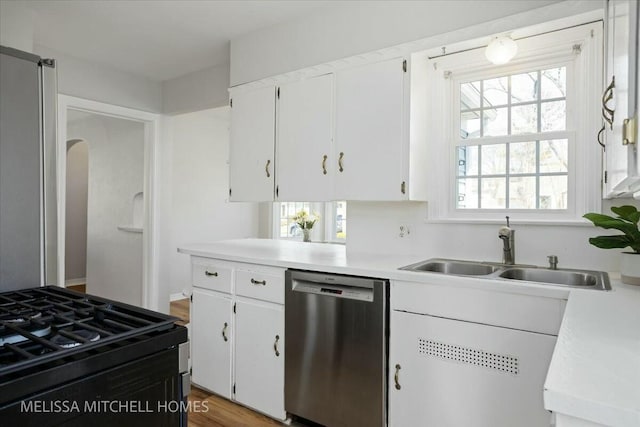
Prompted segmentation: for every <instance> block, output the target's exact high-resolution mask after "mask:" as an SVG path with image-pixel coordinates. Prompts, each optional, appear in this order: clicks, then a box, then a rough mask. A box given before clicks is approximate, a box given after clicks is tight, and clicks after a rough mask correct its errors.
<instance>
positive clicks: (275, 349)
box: [273, 335, 280, 357]
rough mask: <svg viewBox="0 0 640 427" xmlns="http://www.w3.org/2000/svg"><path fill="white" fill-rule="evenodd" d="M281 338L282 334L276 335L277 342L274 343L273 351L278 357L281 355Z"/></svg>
mask: <svg viewBox="0 0 640 427" xmlns="http://www.w3.org/2000/svg"><path fill="white" fill-rule="evenodd" d="M279 340H280V335H276V342H274V343H273V351H274V352H275V353H276V357H279V356H280V351H279V350H278V341H279Z"/></svg>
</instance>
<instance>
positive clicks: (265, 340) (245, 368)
mask: <svg viewBox="0 0 640 427" xmlns="http://www.w3.org/2000/svg"><path fill="white" fill-rule="evenodd" d="M235 325H236V332H237V333H236V335H235V338H236V341H235V386H236V391H235V393H236V394H235V399H236V400H237V401H238V402H240V403H242V404H244V405H247V406H249V407H251V408H254V409H256V410H258V411H260V412H263V413H265V414H268V415H271V416H272V417H274V418H278V419H281V420H284V419H285V418H286V413H285V410H284V345H285V343H284V307H283V306H280V305H273V304H271V305H270V304H268V303H260V302H257V301H256V302H253V301H252V302H246V301H237V303H236V323H235Z"/></svg>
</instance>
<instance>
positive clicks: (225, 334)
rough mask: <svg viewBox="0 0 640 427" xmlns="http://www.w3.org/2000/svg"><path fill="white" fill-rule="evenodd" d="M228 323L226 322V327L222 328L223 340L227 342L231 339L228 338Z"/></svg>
mask: <svg viewBox="0 0 640 427" xmlns="http://www.w3.org/2000/svg"><path fill="white" fill-rule="evenodd" d="M227 326H228V325H227V322H224V327H223V328H222V339H223V340H225V341H229V338H228V337H227Z"/></svg>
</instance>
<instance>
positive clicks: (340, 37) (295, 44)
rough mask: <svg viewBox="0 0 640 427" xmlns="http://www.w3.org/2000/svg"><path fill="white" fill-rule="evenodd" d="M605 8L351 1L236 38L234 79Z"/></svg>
mask: <svg viewBox="0 0 640 427" xmlns="http://www.w3.org/2000/svg"><path fill="white" fill-rule="evenodd" d="M549 5H550V6H549ZM543 6H548V7H544V8H542V9H538V8H541V7H543ZM601 7H602V2H601V1H598V0H595V1H594V0H582V1H578V0H567V1H562V2H558V1H557V0H528V1H513V0H484V1H474V0H466V1H447V0H439V1H435V0H434V1H422V2H418V1H413V2H412V1H379V2H377V1H365V2H353V3H349V4H346V5H344V7H341V8H339V9H330V10H324V11H322V10H321V11H320V12H317V13H314V14H313V15H311V16H306V17H304V18H301V19H298V20H295V21H291V22H287V23H283V24H280V25H275V26H272V27H268V28H265V29H263V30H259V31H256V32H254V33H250V34H247V35H244V36H240V37H238V38H236V39H233V40H231V79H230V81H231V85H232V86H235V85H238V84H242V83H246V82H250V81H254V80H259V79H261V78H265V77H269V76H273V75H277V74H282V73H285V72H289V71H294V70H298V69H301V68H305V67H309V66H313V65H317V64H322V63H325V62H329V61H334V60H338V59H341V58H345V57H349V56H352V55H357V54H361V53H366V52H370V51H374V50H377V49H382V48H386V47H391V46H395V45H398V44H402V43H408V42H413V41H416V40H420V39H427V40H426V41H425V42H426V43H427V45H426V46H423V48H429V47H438V46H443V45H445V44H450V43H454V42H458V41H464V40H471V39H474V38H477V37H482V36H488V35H492V34H495V33H500V32H505V31H510V30H512V29H514V28H520V27H525V26H528V25H534V24H538V23H541V22H546V21H550V20H554V19H559V18H562V17H566V16H571V15H576V14H579V13H583V12H587V11H590V10H593V9H597V8H601ZM533 9H537V10H535V11H533V12H529V13H527V12H526V11H532V10H533ZM523 12H524V13H523ZM455 30H461V31H455Z"/></svg>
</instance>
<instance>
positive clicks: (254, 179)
mask: <svg viewBox="0 0 640 427" xmlns="http://www.w3.org/2000/svg"><path fill="white" fill-rule="evenodd" d="M231 100H232V104H233V105H232V107H231V146H230V150H229V186H230V189H231V191H230V197H229V198H230V200H232V201H255V202H260V201H272V200H273V190H274V175H275V174H274V171H275V162H274V154H275V153H274V150H275V120H276V118H275V114H276V89H275V87H274V86H268V87H264V88H260V89H254V90H243V91H238V92H237V93H234V94H233V96H232V98H231Z"/></svg>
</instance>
